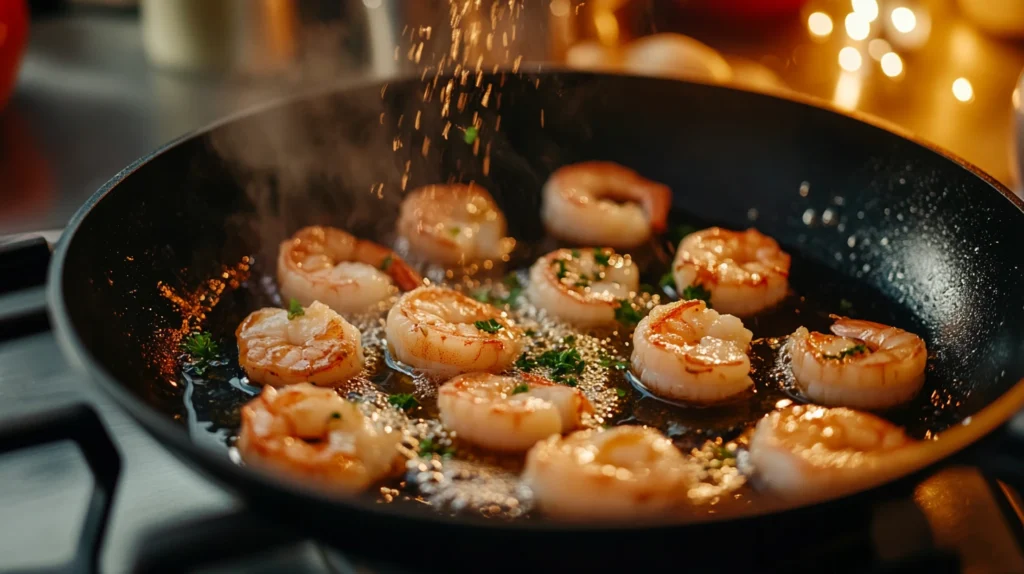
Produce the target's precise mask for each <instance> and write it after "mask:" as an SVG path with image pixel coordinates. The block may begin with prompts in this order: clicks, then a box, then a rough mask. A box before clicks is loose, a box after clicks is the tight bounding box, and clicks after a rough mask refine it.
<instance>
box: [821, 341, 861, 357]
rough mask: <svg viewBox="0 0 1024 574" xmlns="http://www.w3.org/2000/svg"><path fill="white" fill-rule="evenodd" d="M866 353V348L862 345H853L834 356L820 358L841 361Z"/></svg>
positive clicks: (825, 355) (824, 355) (826, 355)
mask: <svg viewBox="0 0 1024 574" xmlns="http://www.w3.org/2000/svg"><path fill="white" fill-rule="evenodd" d="M867 352H868V348H867V346H866V345H864V344H863V343H858V344H856V345H854V346H852V347H847V348H846V349H843V350H842V351H839V353H838V354H836V355H828V354H822V355H821V357H822V358H823V359H836V360H842V359H845V358H846V357H852V356H853V355H860V354H862V353H867Z"/></svg>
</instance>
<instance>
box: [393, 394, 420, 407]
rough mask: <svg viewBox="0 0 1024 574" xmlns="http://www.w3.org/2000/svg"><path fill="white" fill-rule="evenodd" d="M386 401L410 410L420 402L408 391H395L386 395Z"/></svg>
mask: <svg viewBox="0 0 1024 574" xmlns="http://www.w3.org/2000/svg"><path fill="white" fill-rule="evenodd" d="M388 403H389V404H392V405H394V406H396V407H398V408H399V409H402V410H403V411H411V410H412V409H414V408H416V407H418V406H420V402H419V401H417V400H416V397H414V396H412V395H411V394H409V393H396V394H394V395H391V396H389V397H388Z"/></svg>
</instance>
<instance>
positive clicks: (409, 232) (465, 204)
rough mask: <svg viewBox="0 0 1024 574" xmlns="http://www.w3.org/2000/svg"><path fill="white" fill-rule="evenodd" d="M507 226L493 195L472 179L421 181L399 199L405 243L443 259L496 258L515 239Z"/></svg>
mask: <svg viewBox="0 0 1024 574" xmlns="http://www.w3.org/2000/svg"><path fill="white" fill-rule="evenodd" d="M507 230H508V229H507V225H506V223H505V214H504V213H502V212H501V209H499V208H498V204H497V203H495V202H494V198H493V197H491V194H489V193H487V191H486V190H484V189H483V188H481V187H480V186H477V185H473V184H469V185H462V184H451V185H428V186H426V187H421V188H419V189H417V190H415V191H413V192H412V193H410V194H409V195H408V196H406V198H405V199H404V200H403V201H402V208H401V211H400V213H399V216H398V233H399V234H401V235H402V236H403V237H405V238H406V239H407V240H408V241H409V248H410V249H412V250H413V251H415V252H417V253H419V254H421V255H423V256H424V257H426V258H427V259H430V260H431V261H435V262H437V263H442V264H447V265H454V264H459V263H467V262H471V261H481V260H486V259H501V258H502V257H503V256H505V255H507V254H508V253H509V252H510V251H511V250H512V248H513V247H514V246H515V243H516V242H515V239H513V238H511V237H506V235H505V234H506V232H507Z"/></svg>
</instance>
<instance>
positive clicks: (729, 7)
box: [687, 0, 807, 18]
mask: <svg viewBox="0 0 1024 574" xmlns="http://www.w3.org/2000/svg"><path fill="white" fill-rule="evenodd" d="M806 3H807V0H696V1H691V2H689V3H688V4H687V6H688V7H691V8H693V9H695V10H698V11H700V12H703V13H705V14H714V15H715V16H739V17H743V18H774V17H777V16H784V15H788V14H792V13H794V12H797V11H799V10H800V8H801V7H802V6H803V5H804V4H806Z"/></svg>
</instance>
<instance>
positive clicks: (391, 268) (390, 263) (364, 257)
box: [355, 240, 423, 291]
mask: <svg viewBox="0 0 1024 574" xmlns="http://www.w3.org/2000/svg"><path fill="white" fill-rule="evenodd" d="M355 259H356V261H360V262H362V263H366V264H368V265H373V266H374V267H376V268H377V269H381V270H383V271H384V272H385V273H387V274H388V277H391V280H392V281H394V282H395V284H396V285H398V288H399V289H401V290H402V291H412V290H413V289H415V288H417V287H419V286H420V285H422V284H423V277H422V276H420V274H419V273H417V272H416V270H414V269H413V268H412V267H410V266H409V264H408V263H406V262H405V260H404V259H402V258H401V257H399V256H398V254H397V253H395V252H394V251H392V250H390V249H388V248H387V247H384V246H383V245H380V244H379V243H374V242H373V241H366V240H360V241H359V243H358V244H357V245H356V257H355Z"/></svg>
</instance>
